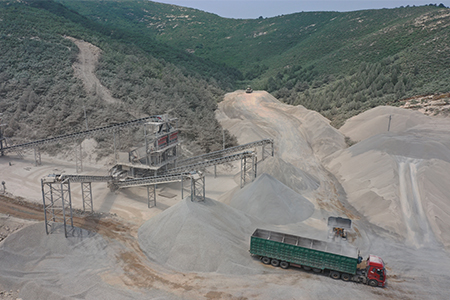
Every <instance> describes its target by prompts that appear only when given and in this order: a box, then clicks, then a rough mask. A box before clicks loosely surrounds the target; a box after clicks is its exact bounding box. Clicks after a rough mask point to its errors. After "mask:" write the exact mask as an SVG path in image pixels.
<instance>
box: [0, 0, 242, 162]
mask: <svg viewBox="0 0 450 300" xmlns="http://www.w3.org/2000/svg"><path fill="white" fill-rule="evenodd" d="M30 3H31V4H32V5H28V4H27V3H25V2H21V3H18V2H17V3H7V2H0V36H1V43H0V51H1V52H2V56H1V57H0V112H2V113H3V120H2V121H3V122H4V123H5V124H7V126H6V127H5V128H2V129H3V130H4V131H3V132H4V134H5V136H7V137H8V138H10V139H12V141H13V142H16V143H17V142H21V141H28V140H35V139H42V138H47V137H51V136H56V135H60V134H67V133H71V132H77V131H80V130H85V124H86V123H87V126H89V128H95V127H99V126H105V125H108V124H111V123H115V122H124V121H127V120H132V119H135V118H140V117H142V116H148V115H156V114H164V113H170V115H171V116H172V117H177V118H179V123H178V124H179V127H180V130H181V133H182V136H183V137H184V138H185V141H186V143H185V145H187V146H188V148H190V151H193V152H196V153H200V152H205V151H206V152H208V151H211V150H217V149H219V148H221V147H222V129H221V127H220V125H219V124H218V122H217V121H216V120H215V118H214V110H215V109H216V107H217V102H218V101H219V99H220V98H221V96H222V95H223V90H222V89H221V88H220V86H219V84H218V83H217V81H215V80H214V79H209V80H206V79H202V76H200V75H195V72H190V74H187V73H186V72H183V70H182V69H180V68H179V67H177V66H175V65H173V64H171V63H168V62H166V61H165V60H164V59H162V58H157V57H154V56H152V55H150V54H148V53H146V52H145V51H143V50H142V49H140V48H139V47H137V46H133V45H127V44H126V43H124V42H121V41H119V40H117V39H114V38H111V37H110V36H107V35H104V34H103V31H102V30H103V29H102V27H97V26H95V24H92V22H89V20H87V19H86V18H84V17H82V16H80V15H78V14H76V13H74V12H72V11H69V10H67V9H66V8H65V7H64V6H62V5H60V4H57V3H54V2H52V1H42V2H39V1H35V2H30ZM44 5H45V7H46V9H42V8H41V6H44ZM67 16H70V17H67ZM75 17H76V18H75ZM72 20H74V21H72ZM76 41H80V43H81V41H83V43H81V44H76ZM80 45H87V46H86V47H87V49H89V48H90V47H91V48H92V49H95V51H96V52H97V56H96V60H95V61H91V62H90V63H91V65H90V66H89V70H91V72H95V74H91V77H90V81H91V82H90V85H91V87H90V88H89V85H86V84H84V83H83V82H82V80H81V79H80V76H78V75H77V70H79V69H80V67H79V64H80V63H81V62H82V61H83V58H82V57H80V53H81V54H83V53H82V51H81V50H80V48H79V47H80ZM94 79H95V80H94ZM94 85H95V86H97V88H96V89H93V90H92V87H93V86H94ZM101 86H102V87H103V89H101V90H100V89H98V87H101ZM105 91H107V93H106V92H105ZM105 95H109V96H110V97H113V99H116V100H114V101H108V99H106V98H105ZM84 110H86V115H87V120H85V119H84ZM200 132H201V135H200ZM134 135H136V138H135V137H134V136H133V134H132V135H126V136H124V137H123V138H122V140H121V142H122V146H123V147H124V150H126V149H128V148H127V147H129V146H136V142H137V141H140V140H141V135H142V134H141V133H138V132H135V133H134ZM226 138H227V140H228V143H229V144H230V145H232V144H233V139H232V138H231V137H230V136H229V135H228V134H227V135H226ZM97 142H99V144H100V148H101V149H103V150H102V151H103V152H102V153H99V154H101V155H107V154H108V153H109V152H110V151H111V149H112V148H111V143H112V141H111V139H108V138H97ZM60 146H61V147H64V145H60ZM53 150H54V149H53Z"/></svg>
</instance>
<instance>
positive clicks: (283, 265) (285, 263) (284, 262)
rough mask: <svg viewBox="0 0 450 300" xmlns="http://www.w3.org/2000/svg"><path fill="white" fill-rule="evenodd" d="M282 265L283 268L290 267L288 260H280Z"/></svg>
mask: <svg viewBox="0 0 450 300" xmlns="http://www.w3.org/2000/svg"><path fill="white" fill-rule="evenodd" d="M280 267H281V268H282V269H287V268H289V263H288V262H287V261H282V262H280Z"/></svg>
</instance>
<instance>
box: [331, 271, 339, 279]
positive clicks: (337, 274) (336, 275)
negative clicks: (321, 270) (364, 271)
mask: <svg viewBox="0 0 450 300" xmlns="http://www.w3.org/2000/svg"><path fill="white" fill-rule="evenodd" d="M330 277H331V278H333V279H339V278H341V274H340V273H339V272H336V271H331V272H330Z"/></svg>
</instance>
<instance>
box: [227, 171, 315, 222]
mask: <svg viewBox="0 0 450 300" xmlns="http://www.w3.org/2000/svg"><path fill="white" fill-rule="evenodd" d="M230 206H232V207H234V208H237V209H239V210H241V211H243V212H245V213H246V214H248V215H250V216H252V217H255V218H257V219H260V220H262V221H265V222H268V223H270V224H275V225H286V224H291V223H298V222H302V221H304V220H306V219H308V218H309V217H310V216H311V215H312V214H313V213H314V205H313V204H312V203H311V202H309V201H308V200H307V199H306V198H305V197H303V196H302V195H300V194H298V193H297V192H295V191H293V190H292V189H290V188H289V187H287V186H286V185H284V184H283V183H281V182H280V181H278V180H277V179H275V178H274V177H272V176H270V175H269V174H262V175H261V176H259V177H258V178H257V179H256V180H255V181H254V182H252V183H251V184H249V185H247V186H246V187H244V188H243V189H242V190H240V191H238V192H237V193H235V194H234V196H233V198H232V199H231V202H230Z"/></svg>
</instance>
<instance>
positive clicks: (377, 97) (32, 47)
mask: <svg viewBox="0 0 450 300" xmlns="http://www.w3.org/2000/svg"><path fill="white" fill-rule="evenodd" d="M449 25H450V10H449V9H448V8H445V7H444V6H443V5H426V6H420V7H400V8H396V9H382V10H366V11H356V12H347V13H339V12H302V13H295V14H290V15H284V16H278V17H274V18H262V17H261V18H258V19H252V20H250V19H249V20H242V19H239V20H235V19H226V18H221V17H219V16H217V15H214V14H210V13H205V12H202V11H198V10H194V9H190V8H184V7H179V6H174V5H166V4H160V3H155V2H151V1H147V0H103V1H100V0H89V1H87V0H86V1H81V0H80V1H70V0H53V1H51V0H42V1H40V0H33V1H31V0H30V1H13V0H11V1H3V2H0V51H1V53H2V55H1V56H0V112H2V113H4V119H5V121H6V122H7V123H8V126H7V127H6V128H4V132H5V134H6V135H7V136H8V137H12V138H14V139H16V141H20V140H21V139H38V138H44V137H48V136H55V135H58V134H62V133H68V132H76V131H79V130H83V129H84V108H85V109H86V113H87V116H88V123H89V126H90V127H97V126H100V125H105V124H109V123H112V122H120V121H125V120H129V119H133V118H136V117H142V116H143V115H155V114H162V113H167V112H169V113H170V115H171V116H173V117H178V118H179V126H180V128H181V131H182V135H183V139H184V140H185V141H186V142H187V144H190V145H189V147H190V148H191V150H193V151H194V152H200V151H213V150H216V149H219V148H220V147H221V144H222V129H221V128H220V125H219V124H218V123H217V121H216V120H215V118H214V110H215V109H216V107H217V102H218V101H220V100H221V99H222V96H223V94H224V93H225V92H227V91H232V90H234V89H238V88H243V87H246V86H247V85H248V84H251V85H252V87H253V88H254V89H265V90H267V91H269V92H270V93H272V94H273V95H274V96H275V97H277V98H278V99H280V100H282V101H285V102H286V103H289V104H293V105H298V104H301V105H304V106H305V107H307V108H309V109H314V110H317V111H319V112H321V113H322V114H323V115H325V116H326V117H328V118H330V119H331V120H333V124H334V125H336V126H339V125H341V124H342V123H343V121H344V120H345V119H346V118H348V117H350V116H352V115H354V114H356V113H359V112H360V111H362V110H365V109H368V108H370V107H374V106H377V105H383V104H387V103H388V104H392V105H395V104H396V103H398V100H400V99H404V98H407V97H410V96H413V95H418V94H431V93H439V92H448V91H450V80H448V79H449V78H450V59H449V58H450V47H449V45H450V40H449V39H450V26H449ZM64 36H70V37H74V38H78V39H81V40H84V41H87V42H89V43H92V44H94V45H96V46H97V47H99V48H100V49H101V50H102V56H101V60H100V63H99V65H98V67H97V70H96V75H97V77H98V78H99V79H100V80H101V82H102V84H104V85H105V86H106V87H107V88H108V89H109V90H110V91H111V92H112V93H113V96H114V97H115V98H117V99H120V100H121V102H120V104H107V103H105V102H104V101H102V99H101V98H100V97H99V96H98V95H93V94H89V93H86V92H85V91H84V89H83V86H82V83H81V81H80V80H78V79H76V78H75V77H74V71H73V69H72V64H73V62H75V61H76V59H77V54H78V48H77V47H76V45H75V44H73V43H72V42H71V41H70V40H68V39H66V38H64ZM137 135H138V134H136V136H137ZM190 141H192V142H190ZM99 142H101V143H105V144H107V143H108V139H107V138H104V139H103V140H102V139H99ZM234 142H235V141H234V140H233V139H232V138H231V137H230V136H229V135H228V134H227V143H228V144H229V145H231V144H233V143H234ZM133 143H135V141H133V140H132V138H130V139H129V141H128V144H129V145H132V144H133Z"/></svg>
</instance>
